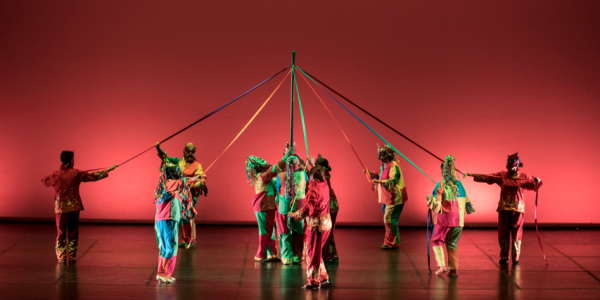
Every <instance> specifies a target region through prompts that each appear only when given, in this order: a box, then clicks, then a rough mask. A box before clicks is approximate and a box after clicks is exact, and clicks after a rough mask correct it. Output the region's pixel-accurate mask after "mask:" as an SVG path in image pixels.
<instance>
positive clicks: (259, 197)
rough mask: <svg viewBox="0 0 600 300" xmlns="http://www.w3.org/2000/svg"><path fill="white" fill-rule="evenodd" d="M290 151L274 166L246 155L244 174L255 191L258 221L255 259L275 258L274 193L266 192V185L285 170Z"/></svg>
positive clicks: (254, 206)
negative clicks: (273, 237) (273, 236)
mask: <svg viewBox="0 0 600 300" xmlns="http://www.w3.org/2000/svg"><path fill="white" fill-rule="evenodd" d="M292 152H293V148H292V149H290V150H289V151H288V152H287V153H286V154H285V156H284V157H283V159H281V160H280V161H279V162H278V163H277V164H276V165H274V166H271V165H269V163H267V161H265V160H264V159H262V158H260V157H256V156H248V157H247V160H246V176H247V177H248V181H249V183H250V185H251V186H254V192H255V193H256V194H255V195H254V197H252V207H253V209H254V214H255V215H256V221H257V223H258V251H257V252H256V256H255V257H254V260H255V261H269V260H276V259H277V248H276V246H275V241H274V240H273V239H272V238H271V237H272V235H273V226H274V223H275V210H276V206H275V194H274V193H273V194H271V193H268V187H269V183H270V182H271V180H272V179H273V178H275V176H277V174H279V173H280V172H281V171H282V170H285V168H286V166H285V165H286V163H285V162H286V161H287V159H288V157H289V155H290V153H292ZM269 194H271V195H269Z"/></svg>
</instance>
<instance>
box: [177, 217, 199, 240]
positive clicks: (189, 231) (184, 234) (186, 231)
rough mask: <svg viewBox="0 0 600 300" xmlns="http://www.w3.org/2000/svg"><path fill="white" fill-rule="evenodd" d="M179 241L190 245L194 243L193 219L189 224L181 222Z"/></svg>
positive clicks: (194, 224)
mask: <svg viewBox="0 0 600 300" xmlns="http://www.w3.org/2000/svg"><path fill="white" fill-rule="evenodd" d="M181 241H182V243H186V244H191V243H195V242H196V220H195V217H194V218H192V220H190V222H181Z"/></svg>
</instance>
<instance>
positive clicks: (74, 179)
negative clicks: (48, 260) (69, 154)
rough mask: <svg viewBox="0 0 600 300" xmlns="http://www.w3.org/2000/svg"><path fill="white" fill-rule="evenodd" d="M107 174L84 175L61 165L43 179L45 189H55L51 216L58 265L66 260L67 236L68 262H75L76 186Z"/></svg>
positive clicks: (79, 207)
mask: <svg viewBox="0 0 600 300" xmlns="http://www.w3.org/2000/svg"><path fill="white" fill-rule="evenodd" d="M108 171H109V170H103V171H95V172H86V171H82V170H78V169H74V168H73V167H72V166H69V167H66V166H65V165H61V166H60V169H59V170H58V171H55V172H54V173H52V175H49V176H46V177H44V178H42V184H44V185H45V186H46V187H51V186H52V187H54V191H55V192H56V194H55V195H54V213H55V214H56V229H57V232H58V234H57V236H56V257H57V258H58V261H64V260H65V259H67V257H66V253H65V248H66V241H67V234H68V241H69V246H68V247H69V248H68V252H69V257H68V259H69V260H70V261H74V260H76V259H77V242H78V240H79V212H80V211H82V210H83V203H81V196H79V185H80V184H81V183H82V182H88V181H98V180H100V179H104V178H106V177H108Z"/></svg>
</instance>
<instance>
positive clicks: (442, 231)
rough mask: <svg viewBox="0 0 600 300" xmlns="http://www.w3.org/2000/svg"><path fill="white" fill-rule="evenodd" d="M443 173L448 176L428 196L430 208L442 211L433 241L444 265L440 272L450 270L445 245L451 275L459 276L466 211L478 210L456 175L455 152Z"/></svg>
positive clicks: (438, 257)
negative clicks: (446, 253) (460, 250)
mask: <svg viewBox="0 0 600 300" xmlns="http://www.w3.org/2000/svg"><path fill="white" fill-rule="evenodd" d="M442 172H443V175H444V179H443V180H442V181H441V182H438V183H437V184H436V186H435V189H434V190H433V196H427V199H428V200H429V201H428V206H429V208H430V209H431V210H432V211H434V212H435V213H437V214H438V215H437V222H435V223H436V225H435V228H434V230H433V235H432V237H431V242H432V244H433V252H434V253H435V259H436V261H437V265H438V267H440V269H439V270H438V271H437V272H436V275H440V274H442V273H444V272H446V271H447V270H448V268H446V262H445V258H444V244H445V245H446V249H447V251H448V260H449V267H450V273H449V274H448V276H457V275H458V272H457V271H458V247H457V243H458V240H459V239H460V235H461V233H462V230H463V227H464V219H465V211H466V212H467V213H468V214H470V213H473V212H475V210H474V209H473V206H472V205H471V201H470V200H469V197H467V192H466V190H465V188H464V186H463V184H462V182H460V181H459V180H458V179H456V177H455V174H454V172H455V169H454V157H453V156H452V155H449V156H446V160H445V162H444V163H443V164H442Z"/></svg>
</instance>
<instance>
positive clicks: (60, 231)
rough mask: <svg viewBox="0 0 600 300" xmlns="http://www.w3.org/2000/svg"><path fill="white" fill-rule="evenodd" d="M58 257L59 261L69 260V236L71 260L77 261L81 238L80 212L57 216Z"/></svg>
mask: <svg viewBox="0 0 600 300" xmlns="http://www.w3.org/2000/svg"><path fill="white" fill-rule="evenodd" d="M56 231H57V236H56V257H57V258H58V260H59V261H61V260H64V259H67V257H66V254H67V253H66V252H67V251H66V247H67V246H66V245H67V234H68V240H69V246H68V247H69V260H76V259H77V240H78V238H79V211H73V212H68V213H62V214H56Z"/></svg>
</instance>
